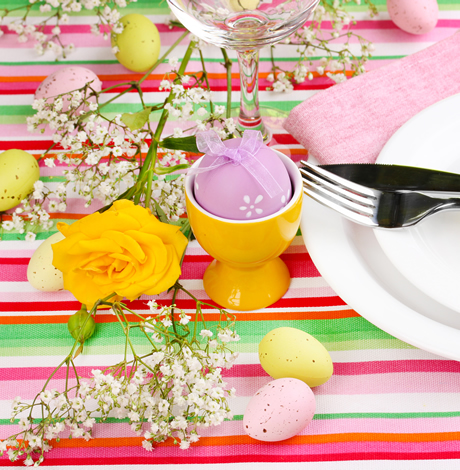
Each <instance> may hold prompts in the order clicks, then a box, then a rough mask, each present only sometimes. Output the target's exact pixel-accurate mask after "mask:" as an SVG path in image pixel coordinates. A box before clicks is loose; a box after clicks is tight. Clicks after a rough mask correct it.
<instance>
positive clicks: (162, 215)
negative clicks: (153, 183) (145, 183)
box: [153, 199, 169, 224]
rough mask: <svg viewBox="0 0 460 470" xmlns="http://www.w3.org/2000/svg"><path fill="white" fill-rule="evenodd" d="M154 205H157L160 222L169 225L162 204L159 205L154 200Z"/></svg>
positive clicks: (156, 209)
mask: <svg viewBox="0 0 460 470" xmlns="http://www.w3.org/2000/svg"><path fill="white" fill-rule="evenodd" d="M153 203H154V204H155V211H156V213H157V215H158V218H159V219H160V222H164V223H165V224H169V220H168V217H166V214H165V211H164V210H163V209H162V208H161V206H160V204H158V202H157V201H155V199H154V200H153Z"/></svg>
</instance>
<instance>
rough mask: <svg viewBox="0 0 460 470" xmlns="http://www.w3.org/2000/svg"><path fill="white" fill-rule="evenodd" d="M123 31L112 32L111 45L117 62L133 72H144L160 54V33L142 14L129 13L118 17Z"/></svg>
mask: <svg viewBox="0 0 460 470" xmlns="http://www.w3.org/2000/svg"><path fill="white" fill-rule="evenodd" d="M120 22H121V23H122V25H123V31H122V32H121V33H120V34H115V33H112V47H117V48H118V52H117V53H116V54H115V56H116V58H117V60H118V62H120V64H121V65H124V66H125V67H126V68H127V69H129V70H132V71H133V72H145V71H147V70H148V69H149V68H150V67H152V66H153V65H154V64H155V62H156V61H157V60H158V57H159V56H160V45H161V44H160V34H159V33H158V29H157V27H156V26H155V25H154V24H153V23H152V22H151V21H150V20H149V19H148V18H147V17H146V16H144V15H139V14H138V13H131V14H129V15H126V16H123V18H121V19H120Z"/></svg>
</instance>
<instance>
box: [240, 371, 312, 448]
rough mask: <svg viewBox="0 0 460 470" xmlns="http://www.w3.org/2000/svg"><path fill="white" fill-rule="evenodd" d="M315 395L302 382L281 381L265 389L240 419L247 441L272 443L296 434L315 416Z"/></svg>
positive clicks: (288, 379)
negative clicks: (241, 419) (248, 437)
mask: <svg viewBox="0 0 460 470" xmlns="http://www.w3.org/2000/svg"><path fill="white" fill-rule="evenodd" d="M315 406H316V404H315V395H314V394H313V392H312V390H311V388H310V387H309V386H308V385H307V384H306V383H305V382H302V381H301V380H298V379H291V378H283V379H277V380H273V381H272V382H269V383H268V384H266V385H264V386H263V387H262V388H261V389H259V390H258V392H257V393H256V394H255V395H254V396H253V397H252V398H251V401H250V402H249V404H248V406H247V408H246V411H245V413H244V417H243V427H244V430H245V432H246V434H248V435H249V436H250V437H252V438H254V439H257V440H259V441H267V442H275V441H283V440H285V439H289V438H290V437H293V436H295V435H297V434H299V433H300V432H301V431H302V430H303V429H305V427H306V426H307V425H308V424H309V423H310V421H311V420H312V418H313V415H314V414H315Z"/></svg>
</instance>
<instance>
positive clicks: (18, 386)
mask: <svg viewBox="0 0 460 470" xmlns="http://www.w3.org/2000/svg"><path fill="white" fill-rule="evenodd" d="M1 375H4V373H3V371H2V372H1V373H0V376H1ZM456 375H457V374H449V373H446V372H440V373H437V374H433V373H426V372H413V373H412V374H411V376H410V377H409V378H408V377H407V376H406V374H402V373H400V374H381V375H376V376H375V377H374V378H373V379H372V380H369V377H368V376H360V377H356V376H340V375H333V376H332V377H331V379H330V380H329V381H328V382H326V383H325V384H323V385H321V386H318V387H314V388H313V391H314V394H315V395H316V396H320V395H363V394H366V395H381V394H391V393H440V394H441V393H458V392H460V384H459V383H458V381H457V380H456V378H457V377H456ZM0 380H1V379H0ZM272 380H273V379H272V378H271V377H268V376H264V377H250V378H247V377H237V378H235V377H226V383H227V386H228V387H235V389H236V390H237V396H239V397H252V396H254V395H255V394H256V392H257V391H258V390H259V389H260V388H261V387H263V386H264V385H266V384H267V383H269V382H271V381H272ZM64 385H65V379H59V380H52V381H51V382H50V384H49V385H48V387H47V388H48V389H53V388H55V389H57V390H63V389H64ZM42 387H43V379H37V378H36V377H35V376H34V379H33V380H31V379H27V380H8V379H5V380H2V398H3V399H13V398H14V397H15V396H16V395H20V396H21V398H23V399H25V400H31V399H33V398H34V397H35V395H36V393H37V392H38V391H40V390H41V388H42ZM459 419H460V418H459Z"/></svg>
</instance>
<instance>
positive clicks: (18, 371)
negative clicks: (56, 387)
mask: <svg viewBox="0 0 460 470" xmlns="http://www.w3.org/2000/svg"><path fill="white" fill-rule="evenodd" d="M363 364H367V367H366V368H364V367H363ZM385 365H386V366H385ZM102 368H103V367H101V366H92V367H80V368H79V372H80V374H81V376H83V377H89V376H90V375H91V370H92V369H102ZM365 369H367V370H365ZM53 370H54V369H53V368H52V367H21V368H11V369H8V368H4V369H1V368H0V380H2V381H9V380H12V381H16V380H30V378H31V377H33V378H34V379H36V380H43V379H45V380H46V379H47V378H48V377H49V376H50V374H51V372H52V371H53ZM371 370H372V372H370V371H371ZM357 371H360V372H361V373H362V375H367V374H389V375H391V374H396V373H403V374H406V373H408V372H430V373H436V377H438V378H439V377H440V375H439V374H441V373H446V372H448V373H455V374H458V373H460V363H459V362H457V361H448V360H429V359H428V360H408V361H373V362H369V363H361V362H346V363H340V362H339V363H335V364H334V377H335V376H338V375H340V376H347V375H348V376H357V375H361V374H359V373H358V372H357ZM222 374H223V376H225V377H227V378H229V379H230V378H239V377H244V378H248V377H261V378H268V375H267V374H266V372H265V371H264V370H263V369H262V367H261V366H260V364H238V365H235V366H233V367H232V368H231V369H230V370H227V369H224V370H223V371H222ZM392 376H393V375H392ZM55 377H56V378H57V379H58V378H59V379H60V378H64V377H65V368H62V369H61V370H59V371H58V372H57V373H56V376H55ZM374 379H375V377H372V380H374ZM368 380H371V379H369V378H368ZM433 380H434V379H433ZM436 380H438V379H436ZM326 384H327V382H326ZM326 384H325V385H326ZM325 385H321V386H320V387H324V386H325ZM440 386H441V385H440ZM454 387H458V384H457V385H454ZM316 390H318V393H319V390H320V388H318V387H317V388H316Z"/></svg>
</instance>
